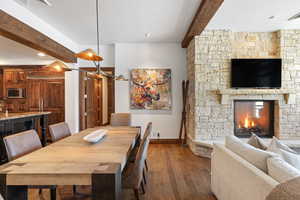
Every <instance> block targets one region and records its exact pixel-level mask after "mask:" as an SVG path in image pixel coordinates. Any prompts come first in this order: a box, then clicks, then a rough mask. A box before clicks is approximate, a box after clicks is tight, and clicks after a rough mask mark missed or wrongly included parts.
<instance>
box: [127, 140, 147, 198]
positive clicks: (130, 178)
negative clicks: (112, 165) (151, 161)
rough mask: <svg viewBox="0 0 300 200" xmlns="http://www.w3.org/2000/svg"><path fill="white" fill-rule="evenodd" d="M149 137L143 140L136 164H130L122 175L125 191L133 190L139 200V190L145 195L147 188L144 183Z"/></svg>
mask: <svg viewBox="0 0 300 200" xmlns="http://www.w3.org/2000/svg"><path fill="white" fill-rule="evenodd" d="M149 142H150V141H149V135H148V136H147V137H146V138H145V139H143V140H142V142H141V145H140V147H139V150H138V152H137V157H136V160H135V161H134V163H132V164H128V165H127V167H126V168H125V170H124V172H123V175H122V185H123V188H124V189H133V191H134V194H135V197H136V199H137V200H139V189H140V188H142V192H143V194H145V192H146V191H145V186H144V182H143V173H144V168H145V159H146V158H147V155H146V154H147V152H148V147H149Z"/></svg>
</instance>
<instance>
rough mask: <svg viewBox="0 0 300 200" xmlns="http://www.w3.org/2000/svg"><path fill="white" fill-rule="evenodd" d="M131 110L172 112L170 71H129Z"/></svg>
mask: <svg viewBox="0 0 300 200" xmlns="http://www.w3.org/2000/svg"><path fill="white" fill-rule="evenodd" d="M129 86H130V89H129V93H130V94H129V96H130V100H129V101H130V102H129V104H130V109H131V110H153V111H155V110H157V111H158V110H162V111H171V110H172V104H173V101H172V70H171V69H170V68H134V69H131V70H130V85H129Z"/></svg>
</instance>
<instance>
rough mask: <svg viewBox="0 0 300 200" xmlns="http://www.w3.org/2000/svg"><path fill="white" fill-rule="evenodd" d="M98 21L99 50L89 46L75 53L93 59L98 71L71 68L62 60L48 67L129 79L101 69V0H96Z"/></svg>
mask: <svg viewBox="0 0 300 200" xmlns="http://www.w3.org/2000/svg"><path fill="white" fill-rule="evenodd" d="M96 22H97V24H96V28H97V52H95V51H94V50H93V49H91V48H89V49H86V50H83V51H81V52H79V53H77V54H75V56H76V57H77V58H80V59H82V60H87V61H92V62H93V63H94V65H95V67H96V69H97V71H96V72H90V71H87V70H83V69H75V68H70V67H68V66H67V65H66V64H64V63H63V62H61V61H55V62H53V63H51V64H50V65H48V66H47V67H48V68H52V69H53V70H56V71H72V70H76V71H82V72H88V73H89V74H94V75H95V77H101V76H106V77H109V78H113V79H114V80H117V81H128V79H126V78H125V77H124V76H123V75H119V76H113V75H111V74H108V73H106V72H104V71H102V70H101V66H100V62H101V61H103V60H104V59H103V58H102V57H101V56H99V53H100V36H99V35H100V34H99V0H96Z"/></svg>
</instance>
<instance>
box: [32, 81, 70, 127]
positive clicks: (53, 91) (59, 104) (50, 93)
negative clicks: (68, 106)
mask: <svg viewBox="0 0 300 200" xmlns="http://www.w3.org/2000/svg"><path fill="white" fill-rule="evenodd" d="M27 88H28V96H27V104H28V107H29V111H49V112H51V114H50V115H49V124H54V123H58V122H63V121H65V81H64V79H53V80H52V79H51V80H47V79H39V80H30V81H28V87H27Z"/></svg>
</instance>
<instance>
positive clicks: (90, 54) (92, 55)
mask: <svg viewBox="0 0 300 200" xmlns="http://www.w3.org/2000/svg"><path fill="white" fill-rule="evenodd" d="M75 56H76V57H77V58H80V59H83V60H89V61H98V62H100V61H103V58H102V57H101V56H98V55H97V53H96V52H95V51H94V50H93V49H86V50H84V51H81V52H79V53H77V54H76V55H75Z"/></svg>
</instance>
